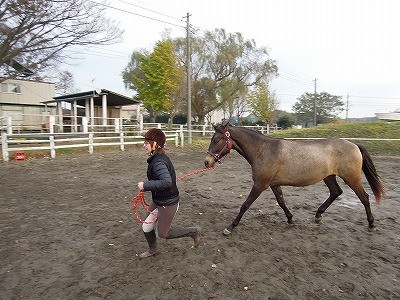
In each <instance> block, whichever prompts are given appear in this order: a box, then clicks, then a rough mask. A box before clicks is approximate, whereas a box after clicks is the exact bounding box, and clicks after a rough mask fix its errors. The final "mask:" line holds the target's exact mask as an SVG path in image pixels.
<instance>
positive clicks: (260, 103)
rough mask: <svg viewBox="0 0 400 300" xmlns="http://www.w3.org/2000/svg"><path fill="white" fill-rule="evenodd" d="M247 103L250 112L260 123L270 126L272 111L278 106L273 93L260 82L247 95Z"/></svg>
mask: <svg viewBox="0 0 400 300" xmlns="http://www.w3.org/2000/svg"><path fill="white" fill-rule="evenodd" d="M248 103H249V106H250V108H251V112H252V113H253V114H254V115H255V116H256V117H257V118H259V119H260V121H262V122H264V123H267V124H271V123H272V122H273V120H274V111H275V109H276V107H277V105H278V101H277V100H276V96H275V93H274V92H272V91H270V89H269V86H268V84H267V83H264V82H261V83H260V84H258V85H257V86H256V88H255V89H254V90H253V91H251V92H250V93H249V94H248Z"/></svg>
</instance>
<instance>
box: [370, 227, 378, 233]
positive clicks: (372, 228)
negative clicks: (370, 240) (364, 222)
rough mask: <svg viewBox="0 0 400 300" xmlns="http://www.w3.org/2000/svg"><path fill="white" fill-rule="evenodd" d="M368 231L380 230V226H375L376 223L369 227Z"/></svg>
mask: <svg viewBox="0 0 400 300" xmlns="http://www.w3.org/2000/svg"><path fill="white" fill-rule="evenodd" d="M368 231H369V232H375V231H378V228H377V227H375V225H374V226H372V227H368Z"/></svg>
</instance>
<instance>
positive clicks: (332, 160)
mask: <svg viewBox="0 0 400 300" xmlns="http://www.w3.org/2000/svg"><path fill="white" fill-rule="evenodd" d="M213 126H214V129H215V133H214V135H213V137H212V139H211V142H210V146H209V148H208V152H207V153H208V154H207V156H206V157H205V161H204V163H205V165H206V167H211V166H214V164H215V163H216V162H220V160H221V158H222V157H224V156H225V155H226V154H228V153H229V151H230V150H231V149H234V150H236V151H237V152H238V153H239V154H240V155H242V156H243V157H244V158H245V159H246V160H247V162H248V163H249V164H250V165H251V169H252V175H253V182H254V183H253V187H252V189H251V191H250V194H249V195H248V197H247V199H246V201H245V202H244V203H243V204H242V206H241V208H240V212H239V214H238V215H237V217H236V219H235V220H234V221H233V222H232V224H230V225H229V226H228V227H227V228H226V229H225V230H224V234H225V235H228V234H230V233H231V231H232V229H233V228H235V227H236V226H237V225H238V224H239V222H240V219H241V218H242V216H243V214H244V213H245V212H246V210H247V209H248V208H249V207H250V205H251V204H252V203H253V202H254V201H255V200H256V199H257V198H258V196H260V194H261V193H262V192H263V191H264V190H266V189H267V188H268V187H271V189H272V192H273V193H274V195H275V197H276V200H277V201H278V204H279V206H280V207H281V208H282V209H283V211H284V212H285V215H286V217H287V220H288V223H289V224H291V223H292V218H293V215H292V214H291V213H290V211H289V209H288V208H287V207H286V205H285V201H284V198H283V194H282V188H281V186H285V185H289V186H307V185H312V184H315V183H317V182H319V181H321V180H323V181H324V182H325V184H326V185H327V187H328V189H329V193H330V194H329V197H328V199H327V200H326V201H325V202H324V203H323V204H322V205H321V206H320V207H319V208H318V210H317V213H316V215H315V220H316V222H319V221H320V219H321V218H322V214H323V213H324V212H325V210H326V209H327V208H328V207H329V205H331V204H332V202H333V201H334V200H335V199H336V198H337V197H338V196H339V195H341V194H342V192H343V191H342V189H341V188H340V187H339V185H338V183H337V181H336V176H339V177H340V178H342V179H343V180H344V182H345V183H346V184H347V185H348V186H349V187H350V188H351V189H352V190H353V191H354V192H355V194H356V195H357V197H358V198H359V199H360V200H361V202H362V204H363V205H364V207H365V211H366V213H367V219H368V223H369V228H371V229H372V228H373V227H374V217H373V216H372V213H371V208H370V204H369V196H368V194H367V193H366V192H365V190H364V188H363V186H362V183H361V175H362V171H364V174H365V177H366V178H367V181H368V183H369V185H370V186H371V189H372V191H373V193H374V195H375V199H376V202H377V203H379V201H380V199H381V197H382V196H383V195H384V189H383V186H382V183H381V181H380V179H379V176H378V174H377V172H376V169H375V166H374V164H373V162H372V159H371V157H370V155H369V154H368V153H367V151H366V149H365V148H364V147H363V146H361V145H357V144H354V143H351V142H349V141H346V140H342V139H319V140H313V141H304V140H303V141H294V140H285V139H279V138H271V137H268V136H265V135H263V134H261V133H260V132H258V131H255V130H252V129H248V128H244V127H239V126H230V124H229V123H225V124H217V125H213Z"/></svg>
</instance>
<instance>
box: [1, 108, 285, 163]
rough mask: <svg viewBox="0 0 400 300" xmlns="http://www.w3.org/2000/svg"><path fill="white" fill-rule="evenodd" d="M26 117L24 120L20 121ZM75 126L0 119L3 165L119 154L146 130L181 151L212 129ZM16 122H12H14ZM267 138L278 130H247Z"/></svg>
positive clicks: (54, 119) (115, 123)
mask: <svg viewBox="0 0 400 300" xmlns="http://www.w3.org/2000/svg"><path fill="white" fill-rule="evenodd" d="M23 117H25V118H23ZM77 118H78V120H77V121H76V122H73V123H74V124H72V125H71V124H68V123H67V124H62V125H61V124H59V123H58V116H57V115H49V116H42V115H37V116H33V115H30V118H29V119H30V120H36V121H37V122H36V123H34V122H30V123H29V124H24V123H22V122H21V120H23V119H26V116H18V117H17V118H16V119H17V120H13V116H2V117H1V119H0V131H1V151H2V158H3V161H9V160H10V156H11V155H10V154H12V153H14V154H15V153H19V152H24V151H39V150H41V151H49V154H50V157H52V158H55V157H56V152H57V150H60V149H68V148H87V149H88V152H89V153H90V154H92V153H93V151H94V149H95V148H98V147H102V146H117V147H119V149H120V150H121V151H124V150H125V146H127V145H140V144H142V143H143V136H142V134H143V133H144V132H146V131H147V130H148V129H149V128H154V127H156V128H160V129H162V130H163V131H164V132H165V134H166V137H167V145H170V144H174V145H175V146H176V147H184V144H185V141H188V139H189V134H190V137H191V138H200V137H207V136H212V135H213V134H214V132H215V131H214V129H213V127H212V125H194V124H193V125H192V126H191V130H190V133H189V131H188V129H187V126H186V125H181V124H173V125H172V128H171V129H170V128H169V126H168V124H166V123H139V124H130V123H125V122H124V120H122V119H119V118H108V119H107V122H106V124H105V125H103V124H99V123H100V122H96V121H95V122H93V124H90V123H89V122H88V120H87V118H86V117H77ZM14 119H15V118H14ZM247 127H249V128H253V129H256V130H259V131H260V132H261V133H263V134H268V133H271V132H274V131H276V130H280V128H279V127H277V126H247Z"/></svg>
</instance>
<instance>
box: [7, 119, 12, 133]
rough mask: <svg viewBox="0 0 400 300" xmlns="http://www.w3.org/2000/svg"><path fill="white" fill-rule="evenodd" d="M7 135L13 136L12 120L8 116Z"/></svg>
mask: <svg viewBox="0 0 400 300" xmlns="http://www.w3.org/2000/svg"><path fill="white" fill-rule="evenodd" d="M7 133H8V134H12V118H11V116H7Z"/></svg>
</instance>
